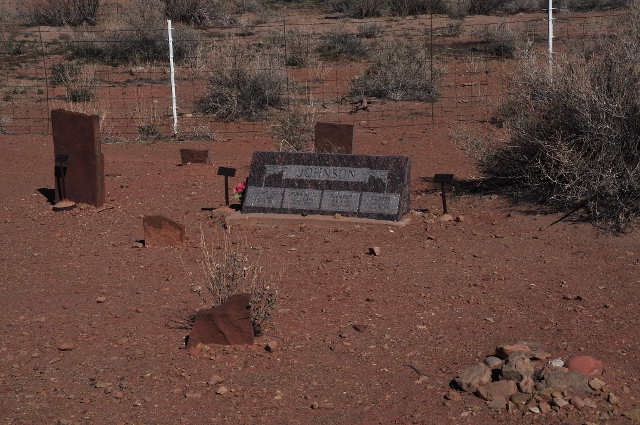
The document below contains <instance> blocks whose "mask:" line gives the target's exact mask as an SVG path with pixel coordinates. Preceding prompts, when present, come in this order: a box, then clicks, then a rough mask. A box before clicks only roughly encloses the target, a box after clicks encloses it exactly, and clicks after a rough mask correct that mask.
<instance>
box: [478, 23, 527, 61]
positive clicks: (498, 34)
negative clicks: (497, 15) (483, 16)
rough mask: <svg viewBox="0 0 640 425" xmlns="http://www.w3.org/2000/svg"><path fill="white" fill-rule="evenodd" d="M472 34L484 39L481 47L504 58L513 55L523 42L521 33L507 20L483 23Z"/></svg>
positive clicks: (490, 53)
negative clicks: (497, 22)
mask: <svg viewBox="0 0 640 425" xmlns="http://www.w3.org/2000/svg"><path fill="white" fill-rule="evenodd" d="M471 35H472V36H473V37H477V38H481V39H483V40H484V45H483V46H482V47H481V49H482V50H483V51H484V52H485V53H486V54H489V55H494V56H498V57H502V58H510V57H513V55H514V54H515V53H516V51H517V50H518V48H519V47H521V44H522V40H521V39H520V37H519V35H518V34H517V33H516V32H515V31H512V30H511V28H509V25H508V24H507V23H505V22H502V23H500V24H497V25H483V26H481V27H479V28H477V29H476V30H474V31H473V32H472V33H471Z"/></svg>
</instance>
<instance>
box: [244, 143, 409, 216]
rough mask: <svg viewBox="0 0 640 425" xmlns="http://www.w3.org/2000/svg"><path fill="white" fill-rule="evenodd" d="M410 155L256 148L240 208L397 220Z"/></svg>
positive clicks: (403, 209)
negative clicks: (318, 152) (262, 149)
mask: <svg viewBox="0 0 640 425" xmlns="http://www.w3.org/2000/svg"><path fill="white" fill-rule="evenodd" d="M410 174H411V159H410V158H409V157H407V156H373V155H345V154H328V153H324V154H317V153H300V152H264V151H259V152H255V153H254V154H253V160H252V162H251V170H250V172H249V178H248V180H247V188H246V189H245V198H244V202H243V206H242V213H279V214H303V215H308V214H321V215H333V214H340V215H342V216H346V217H362V218H373V219H378V220H393V221H398V220H400V219H401V218H402V216H403V215H404V214H406V213H408V212H409V181H410Z"/></svg>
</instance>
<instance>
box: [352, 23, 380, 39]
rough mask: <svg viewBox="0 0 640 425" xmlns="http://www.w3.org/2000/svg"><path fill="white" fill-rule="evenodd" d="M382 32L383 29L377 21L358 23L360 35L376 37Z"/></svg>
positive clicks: (362, 36)
mask: <svg viewBox="0 0 640 425" xmlns="http://www.w3.org/2000/svg"><path fill="white" fill-rule="evenodd" d="M381 33H382V29H381V28H380V26H379V25H378V24H376V23H375V22H372V23H369V24H362V25H358V37H361V38H375V37H378V36H379V35H380V34H381Z"/></svg>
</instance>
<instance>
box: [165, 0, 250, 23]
mask: <svg viewBox="0 0 640 425" xmlns="http://www.w3.org/2000/svg"><path fill="white" fill-rule="evenodd" d="M162 2H163V3H164V14H165V16H166V17H167V18H168V19H171V20H172V21H176V22H182V23H185V24H190V25H199V26H206V27H212V26H216V25H217V26H233V25H237V24H238V19H236V18H235V17H234V16H233V14H232V13H231V12H232V11H231V6H232V5H231V4H229V2H225V1H221V0H162Z"/></svg>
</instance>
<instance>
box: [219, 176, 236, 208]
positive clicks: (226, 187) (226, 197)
mask: <svg viewBox="0 0 640 425" xmlns="http://www.w3.org/2000/svg"><path fill="white" fill-rule="evenodd" d="M218 175H219V176H224V201H225V203H226V205H227V206H229V177H235V176H236V169H235V168H228V167H219V168H218Z"/></svg>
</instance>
